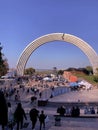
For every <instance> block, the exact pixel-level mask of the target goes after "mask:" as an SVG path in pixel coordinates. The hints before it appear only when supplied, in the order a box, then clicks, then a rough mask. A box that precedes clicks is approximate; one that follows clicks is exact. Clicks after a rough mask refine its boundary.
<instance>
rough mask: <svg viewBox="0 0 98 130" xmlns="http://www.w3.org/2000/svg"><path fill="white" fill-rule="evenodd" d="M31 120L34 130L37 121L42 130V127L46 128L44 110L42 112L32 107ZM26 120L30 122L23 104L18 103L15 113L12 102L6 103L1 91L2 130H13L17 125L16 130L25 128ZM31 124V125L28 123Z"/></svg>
mask: <svg viewBox="0 0 98 130" xmlns="http://www.w3.org/2000/svg"><path fill="white" fill-rule="evenodd" d="M29 118H30V120H31V124H32V129H33V130H34V129H35V125H36V122H37V120H38V119H39V122H40V128H39V129H40V130H41V129H42V126H43V127H44V128H45V118H46V115H45V114H44V110H42V111H41V112H40V111H39V110H37V108H36V107H34V106H33V107H32V108H31V110H30V111H29ZM24 119H25V120H28V118H27V115H26V113H25V110H24V108H23V107H22V103H21V102H19V103H17V107H16V109H15V111H14V112H13V110H12V106H11V103H10V102H6V99H5V97H4V94H3V92H1V91H0V125H1V126H2V130H5V129H8V130H9V129H10V130H13V127H14V125H15V124H16V130H20V129H22V128H24ZM28 124H29V123H28Z"/></svg>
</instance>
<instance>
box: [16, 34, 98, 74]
mask: <svg viewBox="0 0 98 130" xmlns="http://www.w3.org/2000/svg"><path fill="white" fill-rule="evenodd" d="M52 41H65V42H68V43H71V44H73V45H75V46H77V47H78V48H80V49H81V50H82V51H83V52H84V54H85V55H86V56H87V57H88V59H89V61H90V63H91V65H92V68H93V72H94V73H96V68H97V67H98V55H97V53H96V52H95V51H94V49H93V48H92V47H91V46H90V45H89V44H87V43H86V42H85V41H83V40H82V39H80V38H78V37H76V36H74V35H70V34H64V33H52V34H47V35H44V36H42V37H39V38H37V39H35V40H34V41H33V42H31V43H30V44H29V45H28V46H27V47H26V48H25V49H24V51H23V52H22V54H21V55H20V58H19V60H18V62H17V75H20V76H23V74H24V68H25V66H26V63H27V61H28V59H29V57H30V56H31V54H32V53H33V52H34V51H35V50H36V49H37V48H38V47H39V46H41V45H43V44H45V43H47V42H52Z"/></svg>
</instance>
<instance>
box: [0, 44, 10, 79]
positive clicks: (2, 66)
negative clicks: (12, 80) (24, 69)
mask: <svg viewBox="0 0 98 130" xmlns="http://www.w3.org/2000/svg"><path fill="white" fill-rule="evenodd" d="M2 49H3V47H2V46H1V43H0V77H1V76H3V75H5V74H6V73H7V71H8V70H9V65H8V62H7V59H6V58H4V54H3V53H2Z"/></svg>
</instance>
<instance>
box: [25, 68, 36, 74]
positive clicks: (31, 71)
mask: <svg viewBox="0 0 98 130" xmlns="http://www.w3.org/2000/svg"><path fill="white" fill-rule="evenodd" d="M24 73H25V75H32V74H34V73H35V69H33V68H27V69H25V72H24Z"/></svg>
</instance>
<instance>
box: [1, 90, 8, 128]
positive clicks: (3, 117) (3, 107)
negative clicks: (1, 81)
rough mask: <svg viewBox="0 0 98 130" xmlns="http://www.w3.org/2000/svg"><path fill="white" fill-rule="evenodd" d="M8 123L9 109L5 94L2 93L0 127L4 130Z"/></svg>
mask: <svg viewBox="0 0 98 130" xmlns="http://www.w3.org/2000/svg"><path fill="white" fill-rule="evenodd" d="M7 123H8V107H7V102H6V99H5V97H4V93H3V92H2V91H0V125H1V127H2V128H1V129H2V130H4V129H5V127H6V126H7Z"/></svg>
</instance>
